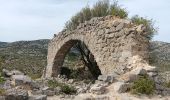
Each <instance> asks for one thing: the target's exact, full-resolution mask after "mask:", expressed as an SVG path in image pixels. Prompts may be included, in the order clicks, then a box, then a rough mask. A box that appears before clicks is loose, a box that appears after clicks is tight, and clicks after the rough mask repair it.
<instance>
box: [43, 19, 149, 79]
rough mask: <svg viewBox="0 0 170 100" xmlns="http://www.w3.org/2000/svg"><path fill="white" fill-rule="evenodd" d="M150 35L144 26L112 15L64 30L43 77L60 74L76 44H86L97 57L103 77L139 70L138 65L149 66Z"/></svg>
mask: <svg viewBox="0 0 170 100" xmlns="http://www.w3.org/2000/svg"><path fill="white" fill-rule="evenodd" d="M147 34H148V33H147V31H146V27H145V26H143V25H135V24H133V23H132V22H131V21H130V20H128V19H119V18H116V17H113V16H106V17H98V18H93V19H91V20H90V21H86V22H85V23H82V24H80V25H79V26H78V27H77V29H75V30H72V31H66V30H63V31H62V32H60V33H58V34H57V35H55V36H54V38H53V39H52V40H51V41H50V43H49V47H48V57H47V67H46V71H45V75H44V77H46V78H48V77H56V76H57V75H59V73H60V68H61V66H62V65H63V62H64V58H65V55H66V54H67V53H68V51H69V50H70V48H71V47H72V46H73V45H74V44H76V43H77V41H81V42H83V43H84V44H85V45H86V46H87V48H88V49H89V50H90V52H91V53H92V54H93V55H94V58H95V60H96V62H97V65H98V66H99V69H100V70H101V73H102V74H112V73H117V74H119V75H122V74H124V73H126V72H127V71H130V70H132V69H133V68H135V67H138V66H136V64H137V63H138V64H140V65H141V64H147V62H148V47H149V39H148V38H146V35H147ZM135 59H138V61H136V62H135ZM139 60H140V61H139Z"/></svg>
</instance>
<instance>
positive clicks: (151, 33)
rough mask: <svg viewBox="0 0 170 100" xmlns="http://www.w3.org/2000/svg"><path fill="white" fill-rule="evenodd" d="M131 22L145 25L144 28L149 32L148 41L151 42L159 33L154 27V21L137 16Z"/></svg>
mask: <svg viewBox="0 0 170 100" xmlns="http://www.w3.org/2000/svg"><path fill="white" fill-rule="evenodd" d="M131 20H132V22H133V23H135V24H137V25H140V24H143V25H144V26H146V31H147V34H146V37H147V38H148V39H150V40H151V39H152V38H153V36H154V35H155V34H156V33H157V28H156V27H155V25H154V23H155V22H154V21H153V19H147V18H143V17H139V16H138V15H135V16H133V17H132V18H131Z"/></svg>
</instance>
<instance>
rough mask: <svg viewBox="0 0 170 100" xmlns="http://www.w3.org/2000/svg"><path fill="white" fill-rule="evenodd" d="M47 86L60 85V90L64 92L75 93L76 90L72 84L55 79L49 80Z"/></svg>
mask: <svg viewBox="0 0 170 100" xmlns="http://www.w3.org/2000/svg"><path fill="white" fill-rule="evenodd" d="M48 86H49V87H51V88H55V87H61V92H62V93H65V94H75V93H76V92H77V91H76V89H75V88H74V87H73V86H69V85H67V84H65V83H59V82H57V81H55V80H49V81H48Z"/></svg>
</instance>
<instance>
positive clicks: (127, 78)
mask: <svg viewBox="0 0 170 100" xmlns="http://www.w3.org/2000/svg"><path fill="white" fill-rule="evenodd" d="M138 78H139V76H138V75H135V74H131V73H129V72H128V73H126V74H123V75H122V76H121V77H120V79H119V80H120V81H123V82H126V83H127V82H134V81H135V80H137V79H138Z"/></svg>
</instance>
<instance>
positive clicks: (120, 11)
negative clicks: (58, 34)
mask: <svg viewBox="0 0 170 100" xmlns="http://www.w3.org/2000/svg"><path fill="white" fill-rule="evenodd" d="M107 15H113V16H117V17H119V18H127V16H128V12H127V11H126V9H125V8H121V7H120V5H118V2H117V1H114V3H113V4H111V3H110V2H109V0H100V1H99V2H97V3H96V4H95V5H94V6H93V7H92V8H90V7H89V6H86V7H85V8H83V9H82V10H81V11H80V12H78V13H77V14H76V15H74V16H73V17H72V18H71V19H70V20H69V21H68V22H67V23H66V25H65V28H66V29H67V30H74V29H76V28H77V26H78V25H79V24H80V23H84V22H85V21H88V20H90V19H91V18H93V17H103V16H107Z"/></svg>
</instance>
